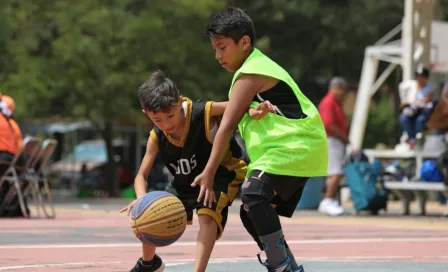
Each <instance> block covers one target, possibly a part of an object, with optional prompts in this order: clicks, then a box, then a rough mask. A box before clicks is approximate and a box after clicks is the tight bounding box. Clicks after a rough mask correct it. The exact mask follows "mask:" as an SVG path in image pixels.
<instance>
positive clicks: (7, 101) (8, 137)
mask: <svg viewBox="0 0 448 272" xmlns="http://www.w3.org/2000/svg"><path fill="white" fill-rule="evenodd" d="M15 109H16V106H15V103H14V99H12V97H10V96H7V95H0V161H9V160H12V158H13V157H14V155H15V154H16V153H17V151H18V150H19V149H20V147H21V146H22V133H21V131H20V128H19V125H18V124H17V122H16V120H15V119H14V117H13V113H14V111H15Z"/></svg>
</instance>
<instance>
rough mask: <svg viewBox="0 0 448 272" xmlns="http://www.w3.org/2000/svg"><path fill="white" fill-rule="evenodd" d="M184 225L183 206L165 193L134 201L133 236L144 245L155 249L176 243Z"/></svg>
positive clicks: (183, 230)
mask: <svg viewBox="0 0 448 272" xmlns="http://www.w3.org/2000/svg"><path fill="white" fill-rule="evenodd" d="M149 194H151V195H149ZM148 195H149V196H148ZM186 224H187V214H186V210H185V206H184V205H183V203H182V202H181V201H180V199H179V198H178V197H176V196H175V195H172V194H170V193H167V192H166V191H153V192H151V193H148V194H147V195H145V196H143V197H141V198H140V199H138V200H137V201H136V203H135V204H134V207H133V209H132V211H131V225H132V230H133V232H134V234H135V236H136V237H137V238H138V239H140V241H142V242H143V243H144V244H149V245H153V246H156V247H162V246H167V245H170V244H172V243H174V242H176V241H177V240H178V239H179V238H180V237H181V236H182V235H183V233H184V232H185V229H186Z"/></svg>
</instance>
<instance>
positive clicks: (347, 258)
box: [0, 256, 448, 271]
mask: <svg viewBox="0 0 448 272" xmlns="http://www.w3.org/2000/svg"><path fill="white" fill-rule="evenodd" d="M414 258H425V259H448V256H345V257H313V258H305V259H304V260H303V261H323V262H346V261H354V260H356V261H375V260H382V261H392V260H399V259H414ZM167 261H168V262H170V263H168V264H166V266H167V267H170V266H179V265H185V264H188V263H192V262H194V261H195V259H179V260H167ZM247 261H254V262H256V260H255V257H244V258H216V259H211V260H210V262H209V263H229V262H230V263H238V262H247ZM125 263H133V262H125V261H115V262H79V263H50V264H30V265H19V266H4V267H0V271H6V270H17V269H31V268H43V267H77V266H86V265H112V264H125Z"/></svg>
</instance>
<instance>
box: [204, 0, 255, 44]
mask: <svg viewBox="0 0 448 272" xmlns="http://www.w3.org/2000/svg"><path fill="white" fill-rule="evenodd" d="M204 34H205V35H206V36H208V37H212V36H216V35H222V36H226V37H229V38H232V40H233V41H234V42H235V43H237V42H239V41H240V40H241V38H242V37H244V36H246V35H247V36H249V38H250V44H251V45H252V46H254V42H255V27H254V23H253V22H252V19H251V18H250V17H249V15H247V14H246V13H244V11H242V10H241V9H239V8H236V7H229V8H228V9H226V10H225V11H222V12H220V13H218V14H216V15H215V16H214V17H213V18H212V19H211V20H210V22H209V23H208V25H207V27H206V28H205V30H204Z"/></svg>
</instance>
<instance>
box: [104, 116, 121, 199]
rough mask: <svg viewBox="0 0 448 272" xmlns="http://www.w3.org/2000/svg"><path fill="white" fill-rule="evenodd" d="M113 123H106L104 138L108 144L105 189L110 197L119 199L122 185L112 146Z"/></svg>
mask: <svg viewBox="0 0 448 272" xmlns="http://www.w3.org/2000/svg"><path fill="white" fill-rule="evenodd" d="M113 126H114V125H113V123H111V122H110V121H106V124H105V128H104V132H103V138H104V141H105V142H106V148H107V164H106V168H105V175H104V179H105V182H104V183H105V184H104V185H105V187H106V190H107V192H108V193H109V196H110V197H117V196H119V192H120V184H119V181H118V176H117V165H116V162H115V160H114V155H115V154H114V148H113V145H112V140H113V131H114V128H113Z"/></svg>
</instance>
